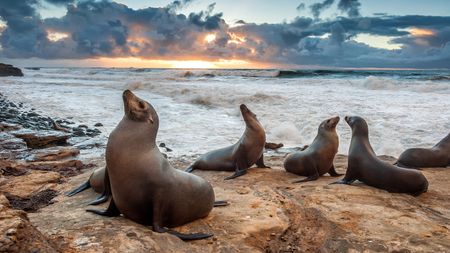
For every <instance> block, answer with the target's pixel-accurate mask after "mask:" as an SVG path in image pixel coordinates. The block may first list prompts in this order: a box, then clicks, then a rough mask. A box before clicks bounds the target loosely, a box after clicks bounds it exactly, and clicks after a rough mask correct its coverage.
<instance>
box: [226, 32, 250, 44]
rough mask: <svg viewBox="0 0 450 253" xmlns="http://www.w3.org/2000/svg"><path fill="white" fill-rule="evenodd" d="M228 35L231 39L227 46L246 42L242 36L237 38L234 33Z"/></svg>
mask: <svg viewBox="0 0 450 253" xmlns="http://www.w3.org/2000/svg"><path fill="white" fill-rule="evenodd" d="M228 35H230V37H231V39H230V40H228V44H230V43H234V44H242V43H244V42H245V41H246V39H245V37H244V36H239V35H237V34H235V33H229V34H228Z"/></svg>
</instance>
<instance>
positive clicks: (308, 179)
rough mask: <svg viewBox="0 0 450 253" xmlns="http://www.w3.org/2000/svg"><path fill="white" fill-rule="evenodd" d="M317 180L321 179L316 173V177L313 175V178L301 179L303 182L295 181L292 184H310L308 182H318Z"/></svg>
mask: <svg viewBox="0 0 450 253" xmlns="http://www.w3.org/2000/svg"><path fill="white" fill-rule="evenodd" d="M317 179H319V174H318V173H316V174H314V175H311V176H309V177H307V178H304V179H301V180H296V181H293V182H292V183H293V184H296V183H303V182H308V181H314V180H317Z"/></svg>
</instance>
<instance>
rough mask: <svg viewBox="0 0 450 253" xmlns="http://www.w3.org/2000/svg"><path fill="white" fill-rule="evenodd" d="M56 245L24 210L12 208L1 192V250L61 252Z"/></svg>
mask: <svg viewBox="0 0 450 253" xmlns="http://www.w3.org/2000/svg"><path fill="white" fill-rule="evenodd" d="M59 251H60V250H57V249H56V246H55V245H54V244H53V243H52V242H51V241H50V240H49V239H48V238H47V237H45V236H44V235H43V234H42V233H41V232H40V231H39V230H37V229H36V227H35V226H33V225H32V224H31V223H30V221H29V219H28V217H27V214H26V213H25V212H24V211H20V210H14V209H12V208H11V205H10V204H9V201H8V199H7V198H6V197H5V196H4V195H3V194H0V252H49V253H51V252H59Z"/></svg>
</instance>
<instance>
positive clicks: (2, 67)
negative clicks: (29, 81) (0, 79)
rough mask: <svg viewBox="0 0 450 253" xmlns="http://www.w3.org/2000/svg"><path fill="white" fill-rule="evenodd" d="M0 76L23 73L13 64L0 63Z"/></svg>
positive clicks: (21, 74) (20, 74)
mask: <svg viewBox="0 0 450 253" xmlns="http://www.w3.org/2000/svg"><path fill="white" fill-rule="evenodd" d="M0 76H23V73H22V70H20V69H19V68H16V67H13V65H10V64H4V63H0Z"/></svg>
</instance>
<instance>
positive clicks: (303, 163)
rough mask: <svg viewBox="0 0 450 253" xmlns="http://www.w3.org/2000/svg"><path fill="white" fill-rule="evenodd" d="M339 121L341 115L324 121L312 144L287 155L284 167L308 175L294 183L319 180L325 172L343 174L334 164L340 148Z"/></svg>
mask: <svg viewBox="0 0 450 253" xmlns="http://www.w3.org/2000/svg"><path fill="white" fill-rule="evenodd" d="M338 123H339V117H334V118H330V119H327V120H324V121H322V123H320V125H319V129H318V131H317V136H316V138H314V141H313V142H312V143H311V145H309V146H308V147H307V148H306V149H304V150H303V151H300V152H295V153H292V154H289V155H288V156H287V157H286V159H285V160H284V169H285V170H286V171H288V172H291V173H294V174H297V175H300V176H305V177H306V178H305V179H301V180H297V181H294V182H293V183H301V182H307V181H313V180H317V179H318V178H319V176H322V175H323V174H325V173H329V174H330V175H331V176H332V177H338V176H341V174H338V173H337V172H336V170H335V168H334V165H333V160H334V156H335V155H336V153H337V151H338V148H339V137H338V135H337V133H336V125H337V124H338Z"/></svg>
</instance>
